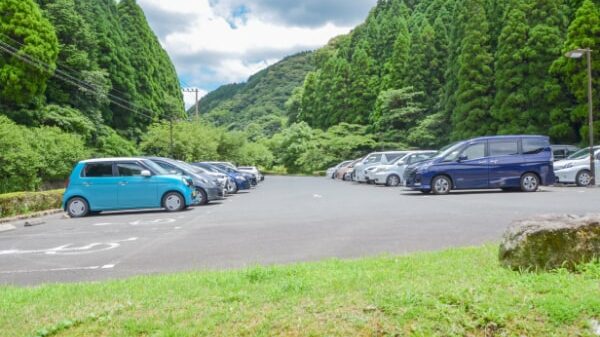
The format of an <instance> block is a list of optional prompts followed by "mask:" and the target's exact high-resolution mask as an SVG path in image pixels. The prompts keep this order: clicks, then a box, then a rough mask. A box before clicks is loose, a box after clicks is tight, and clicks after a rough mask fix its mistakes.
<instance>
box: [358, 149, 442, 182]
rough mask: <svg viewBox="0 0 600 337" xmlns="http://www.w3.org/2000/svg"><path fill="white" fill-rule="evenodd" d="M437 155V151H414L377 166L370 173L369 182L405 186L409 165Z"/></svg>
mask: <svg viewBox="0 0 600 337" xmlns="http://www.w3.org/2000/svg"><path fill="white" fill-rule="evenodd" d="M436 154H437V151H431V150H425V151H412V152H408V153H407V154H406V155H404V156H402V157H398V158H397V159H396V160H394V161H393V162H392V163H390V164H387V165H378V166H375V167H374V169H373V170H372V171H369V173H368V175H369V180H370V181H373V182H375V184H377V185H386V186H398V185H401V184H403V183H404V182H403V181H402V177H403V176H404V170H405V169H406V167H407V166H408V165H411V164H414V163H418V162H421V161H424V160H427V159H429V158H431V157H433V156H435V155H436Z"/></svg>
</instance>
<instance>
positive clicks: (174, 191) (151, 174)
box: [62, 158, 197, 217]
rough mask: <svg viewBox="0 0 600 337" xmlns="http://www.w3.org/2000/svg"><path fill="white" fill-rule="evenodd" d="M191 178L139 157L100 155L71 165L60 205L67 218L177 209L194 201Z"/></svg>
mask: <svg viewBox="0 0 600 337" xmlns="http://www.w3.org/2000/svg"><path fill="white" fill-rule="evenodd" d="M196 194H197V192H196V190H195V189H194V188H193V185H192V180H191V179H190V178H189V177H185V176H183V177H182V176H176V175H170V174H169V173H168V172H167V171H165V170H164V169H163V168H162V167H160V166H158V165H156V164H155V163H153V162H152V161H150V160H147V159H143V158H104V159H92V160H85V161H81V162H79V163H78V164H77V165H75V168H74V169H73V172H72V173H71V176H70V177H69V180H68V181H67V189H66V191H65V194H64V196H63V202H62V207H63V209H64V210H65V211H67V212H68V213H69V215H70V216H71V217H83V216H86V215H88V214H90V213H97V212H101V211H112V210H124V209H139V208H164V209H166V210H167V211H169V212H175V211H181V210H183V209H185V208H187V207H189V206H191V205H194V204H195V203H197V200H196V197H197V195H196Z"/></svg>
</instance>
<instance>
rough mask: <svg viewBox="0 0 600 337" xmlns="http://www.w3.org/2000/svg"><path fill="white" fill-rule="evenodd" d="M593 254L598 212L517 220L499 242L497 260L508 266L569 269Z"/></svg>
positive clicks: (598, 250) (599, 232) (599, 246)
mask: <svg viewBox="0 0 600 337" xmlns="http://www.w3.org/2000/svg"><path fill="white" fill-rule="evenodd" d="M594 258H600V214H589V215H586V216H575V215H564V214H563V215H545V216H537V217H532V218H528V219H523V220H517V221H515V222H513V223H512V224H511V226H510V227H509V228H508V229H507V231H506V232H505V233H504V236H503V238H502V243H501V244H500V262H501V263H502V264H503V265H505V266H507V267H509V268H512V269H527V270H537V269H554V268H558V267H566V268H569V269H573V267H574V266H576V265H577V264H580V263H582V262H589V261H590V260H592V259H594Z"/></svg>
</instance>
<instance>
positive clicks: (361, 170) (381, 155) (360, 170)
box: [354, 151, 408, 183]
mask: <svg viewBox="0 0 600 337" xmlns="http://www.w3.org/2000/svg"><path fill="white" fill-rule="evenodd" d="M407 153H408V151H387V152H373V153H371V154H369V155H368V156H366V157H365V159H364V160H362V161H361V162H360V163H358V164H356V165H355V166H354V181H357V182H359V183H366V182H368V180H367V169H369V168H371V167H373V166H377V165H382V164H389V163H391V162H392V161H394V160H395V159H397V158H398V157H401V156H404V155H406V154H407Z"/></svg>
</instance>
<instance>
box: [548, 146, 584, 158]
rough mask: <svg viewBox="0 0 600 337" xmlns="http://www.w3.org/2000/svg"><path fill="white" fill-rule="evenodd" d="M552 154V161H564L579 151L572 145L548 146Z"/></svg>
mask: <svg viewBox="0 0 600 337" xmlns="http://www.w3.org/2000/svg"><path fill="white" fill-rule="evenodd" d="M550 147H551V148H552V153H553V154H554V161H558V160H562V159H566V158H567V157H569V156H570V155H572V154H573V153H575V152H577V151H579V148H578V147H577V146H574V145H550Z"/></svg>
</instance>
